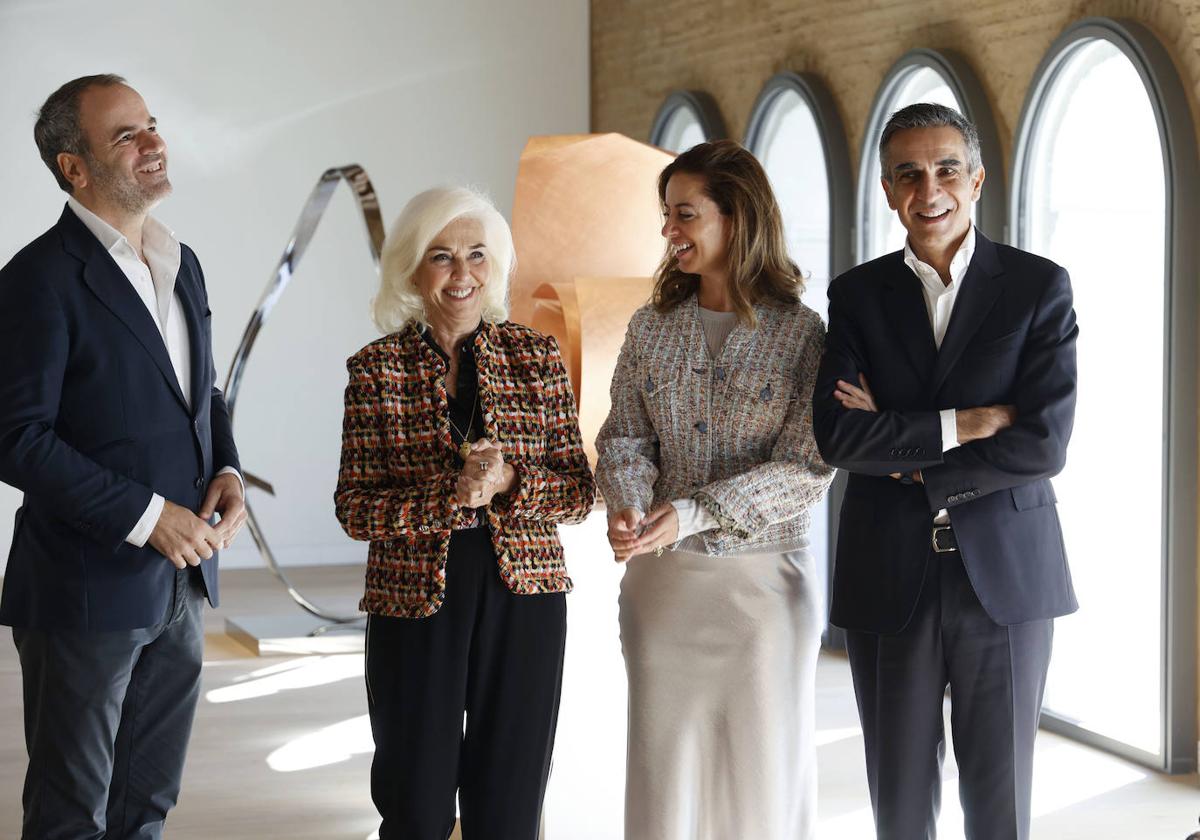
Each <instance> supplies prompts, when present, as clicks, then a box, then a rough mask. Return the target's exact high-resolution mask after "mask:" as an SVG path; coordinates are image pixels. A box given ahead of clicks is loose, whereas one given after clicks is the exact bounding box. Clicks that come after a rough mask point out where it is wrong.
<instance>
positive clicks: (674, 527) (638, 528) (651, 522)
mask: <svg viewBox="0 0 1200 840" xmlns="http://www.w3.org/2000/svg"><path fill="white" fill-rule="evenodd" d="M678 539H679V514H678V513H677V512H676V511H675V506H674V505H673V504H671V503H670V502H667V503H665V504H662V505H659V506H658V507H656V508H654V510H652V511H650V512H649V513H648V514H645V515H644V516H643V515H642V512H641V511H640V510H638V509H637V508H625V509H624V510H622V511H620V512H618V513H615V514H609V517H608V544H609V545H611V546H612V550H613V559H615V560H616V561H617V562H618V563H624V562H625V561H626V560H628V559H629V558H630V557H632V556H633V555H635V554H645V553H646V552H648V551H657V552H658V553H660V554H661V553H662V549H663V548H665V547H667V546H669V545H672V544H673V543H675V542H676V540H678Z"/></svg>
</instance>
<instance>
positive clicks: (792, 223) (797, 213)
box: [751, 90, 830, 597]
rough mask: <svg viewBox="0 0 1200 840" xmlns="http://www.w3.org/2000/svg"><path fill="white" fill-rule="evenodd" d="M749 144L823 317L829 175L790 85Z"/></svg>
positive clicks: (823, 579)
mask: <svg viewBox="0 0 1200 840" xmlns="http://www.w3.org/2000/svg"><path fill="white" fill-rule="evenodd" d="M767 108H768V110H767V114H766V117H765V119H764V120H763V125H762V132H761V133H760V134H759V139H758V146H759V148H757V149H752V150H751V151H753V152H754V153H755V154H756V155H757V156H758V159H759V160H760V161H761V162H762V165H763V168H764V169H766V171H767V177H768V178H770V180H771V189H772V190H773V191H774V192H775V198H776V199H777V200H778V202H779V208H780V210H781V211H782V213H783V230H784V235H785V236H786V237H787V244H788V253H790V254H791V257H792V259H793V260H794V261H795V262H796V263H797V264H798V265H799V266H800V269H801V270H802V271H804V272H805V282H804V286H805V288H804V296H803V300H804V303H805V304H807V305H808V306H809V307H811V308H812V309H814V310H816V312H817V313H818V314H819V315H820V316H821V318H822V319H825V318H826V309H827V308H828V298H827V296H826V291H827V289H828V288H829V253H830V244H829V179H828V174H827V172H826V167H825V146H824V144H823V143H822V142H821V134H820V131H819V130H818V128H817V121H816V118H815V117H814V116H813V113H812V110H811V109H810V108H809V107H808V103H807V102H805V101H804V98H803V97H801V96H800V94H799V93H797V92H796V91H794V90H785V91H782V92H781V93H779V94H778V95H776V96H775V97H774V99H772V100H771V101H770V104H769V105H768V106H767ZM808 538H809V548H810V550H811V551H812V553H813V556H814V557H816V558H818V561H824V560H825V559H826V558H828V557H829V509H828V501H827V500H824V499H823V500H822V501H821V502H820V503H819V504H817V505H816V506H814V507H813V509H812V524H811V526H810V527H809V534H808ZM828 577H829V565H828V562H818V563H817V580H818V587H819V591H820V592H821V595H822V597H824V595H825V593H826V592H828V591H829V590H828Z"/></svg>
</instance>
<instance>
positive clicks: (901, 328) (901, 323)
mask: <svg viewBox="0 0 1200 840" xmlns="http://www.w3.org/2000/svg"><path fill="white" fill-rule="evenodd" d="M885 276H886V277H887V280H886V281H885V282H884V289H885V292H884V306H885V307H887V312H888V315H889V318H888V322H889V324H890V325H891V327H892V330H893V331H894V332H895V334H896V338H897V340H898V342H899V344H900V346H901V347H903V348H904V352H905V353H906V354H907V355H908V358H909V361H911V362H912V364H913V367H915V368H916V370H917V372H918V373H919V374H920V375H921V378H922V379H926V378H927V377H928V376H929V372H930V371H931V370H933V367H934V364H935V363H936V361H937V355H938V348H937V344H936V343H934V340H933V328H932V327H931V326H930V325H929V310H928V309H926V307H925V295H924V293H923V292H922V291H921V281H920V280H919V279H918V278H917V276H916V275H915V274H913V273H912V270H911V269H909V267H908V266H906V265H905V264H904V256H903V252H902V251H901V252H899V253H897V254H896V266H895V268H894V270H892V271H888V272H887V274H886V275H885Z"/></svg>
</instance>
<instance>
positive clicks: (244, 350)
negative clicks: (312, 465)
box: [225, 164, 383, 633]
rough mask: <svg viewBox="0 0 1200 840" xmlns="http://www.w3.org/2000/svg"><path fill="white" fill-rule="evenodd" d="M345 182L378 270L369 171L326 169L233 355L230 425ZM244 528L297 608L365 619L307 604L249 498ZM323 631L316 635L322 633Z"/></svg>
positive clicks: (259, 482)
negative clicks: (255, 357) (281, 304)
mask: <svg viewBox="0 0 1200 840" xmlns="http://www.w3.org/2000/svg"><path fill="white" fill-rule="evenodd" d="M342 181H345V182H346V184H347V186H349V187H350V189H351V190H352V191H353V193H354V198H355V200H356V202H357V206H358V209H359V211H360V212H361V213H362V219H363V224H364V226H365V227H366V231H367V247H369V248H370V249H371V257H372V258H373V259H374V262H375V269H376V270H377V271H378V269H379V253H380V249H382V247H383V219H382V217H381V216H380V214H379V199H378V198H376V196H375V188H374V187H373V186H371V179H370V178H368V177H367V173H366V171H365V170H364V169H363V168H362V167H361V166H359V165H358V164H349V165H347V166H339V167H335V168H333V169H326V170H325V172H323V173H322V174H321V177H320V178H319V179H318V180H317V185H316V186H315V187H313V191H312V193H311V194H310V195H309V197H308V201H307V202H305V204H304V209H303V210H301V211H300V220H299V221H298V222H296V227H295V228H294V229H293V230H292V237H291V239H290V240H289V241H288V244H287V247H286V248H284V249H283V256H282V257H280V258H279V265H278V266H276V268H275V273H274V275H273V276H272V277H271V279H270V281H268V283H267V288H266V290H265V291H263V294H262V297H261V298H259V301H258V306H257V307H256V308H255V311H254V314H253V315H251V316H250V322H249V323H248V324H247V325H246V331H245V332H244V333H242V341H241V343H240V344H239V345H238V349H237V352H236V353H234V354H233V362H232V363H231V364H230V366H229V376H228V377H227V378H226V380H225V402H226V403H227V404H228V406H229V415H230V419H232V417H233V412H234V407H235V406H236V404H237V396H238V389H239V387H240V386H241V382H242V375H243V374H244V373H245V372H246V362H247V360H248V359H249V357H250V351H251V349H253V347H254V341H255V339H257V338H258V333H259V330H261V329H262V327H263V324H264V323H266V320H267V316H268V315H270V314H271V310H272V309H273V308H274V307H275V304H276V303H277V302H278V301H279V297H280V295H282V294H283V291H284V289H286V288H287V287H288V283H290V282H291V280H292V274H293V273H294V272H295V270H296V266H298V265H299V264H300V258H301V257H303V256H304V252H305V250H306V249H307V248H308V245H309V243H310V242H311V241H312V238H313V234H314V233H316V230H317V224H318V223H319V222H320V221H321V217H322V216H323V215H324V213H325V208H326V207H327V206H328V205H329V199H330V198H331V197H332V196H333V193H334V190H336V189H337V186H338V184H339V183H341V182H342ZM244 477H245V479H246V484H247V485H250V486H253V487H257V488H258V489H260V490H263V491H265V492H267V493H269V494H271V495H272V496H273V495H275V489H274V488H273V487H272V486H271V484H270V483H269V482H267V481H265V480H263V479H262V478H259V477H258V476H255V475H253V474H251V473H249V472H247V473H245V474H244ZM246 524H247V525H248V526H249V528H250V536H251V537H253V538H254V544H255V545H256V546H257V547H258V551H259V553H260V554H262V556H263V559H264V560H265V561H266V562H267V566H268V567H269V568H270V569H271V571H272V572H274V573H275V577H277V578H279V580H280V582H281V583H282V584H283V585H284V586H285V587H287V591H288V594H289V595H290V596H291V597H292V600H294V601H295V602H296V603H297V604H299V605H300V606H301V607H302V608H303V609H304V610H306V611H307V612H309V613H311V614H312V615H314V616H316V617H317V618H320V619H324V620H325V621H329V622H333V623H335V624H347V623H350V622H355V621H359V620H361V619H362V617H363V616H362V615H361V614H357V613H356V614H354V615H335V614H333V613H330V612H328V611H326V610H324V609H322V608H321V607H319V606H317V605H316V604H314V603H313V602H312V601H310V600H309V599H307V598H305V597H304V596H303V595H302V594H300V591H299V590H298V589H296V587H295V586H293V585H292V583H291V581H289V580H288V578H287V575H286V574H284V572H283V569H282V568H280V566H279V562H278V561H277V560H276V559H275V554H274V552H272V551H271V547H270V545H268V544H267V538H266V535H265V534H264V533H263V530H262V527H261V526H260V525H259V524H258V520H257V519H256V518H255V516H254V510H253V508H252V507H251V505H250V500H249V498H247V499H246ZM321 629H323V628H319V629H318V630H317V631H315V632H316V633H320V632H321Z"/></svg>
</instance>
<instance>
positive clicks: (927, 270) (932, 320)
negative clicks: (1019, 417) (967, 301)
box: [904, 225, 975, 525]
mask: <svg viewBox="0 0 1200 840" xmlns="http://www.w3.org/2000/svg"><path fill="white" fill-rule="evenodd" d="M974 255H975V225H971V227H970V228H969V229H968V230H967V235H966V236H964V237H963V241H962V244H961V245H959V246H958V250H957V251H955V252H954V256H953V257H952V258H951V259H950V285H949V286H947V285H946V284H945V283H943V282H942V278H941V277H939V276H938V273H937V269H936V268H934V267H933V266H931V265H929V263H925V262H921V260H919V259H918V258H917V255H916V254H915V253H913V249H912V246H911V245H909V244H908V240H907V239H905V240H904V264H905V265H907V266H908V267H909V268H910V269H912V272H913V274H915V275H917V279H918V280H920V281H921V292H922V293H923V294H924V297H925V311H926V312H927V313H928V314H929V325H930V326H931V327H932V328H933V341H934V343H935V344H936V345H937V348H938V349H939V350H941V349H942V339H944V338H945V337H946V328H947V327H949V326H950V315H951V313H952V312H953V311H954V302H955V301H956V300H957V299H958V293H959V291H960V290H961V289H962V285H963V280H964V279H965V278H966V276H967V267H968V266H969V265H970V264H971V257H973V256H974ZM938 417H939V418H940V419H941V421H942V451H943V452H947V451H949V450H951V449H953V448H954V447H956V446H958V417H957V413H956V411H955V410H954V409H953V408H947V409H943V410H942V411H939V412H938ZM934 521H935V522H936V523H937V524H939V525H944V524H945V523H947V522H949V521H950V519H949V515H948V514H947V512H946V510H945V509H942V510H940V511H938V514H937V516H936V517H935V518H934Z"/></svg>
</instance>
